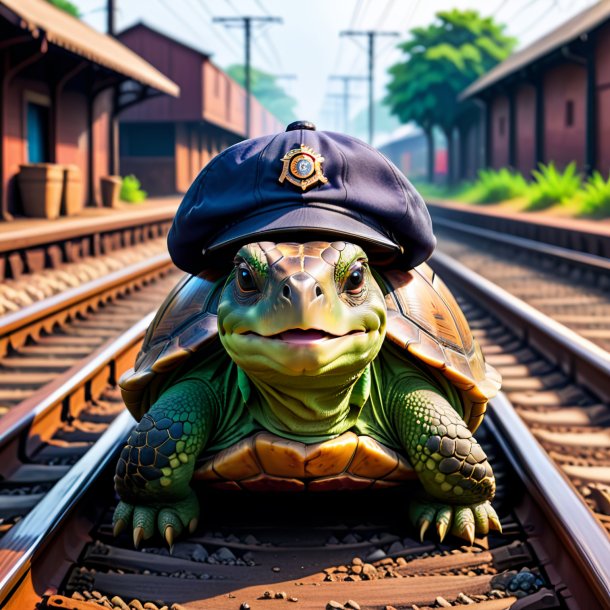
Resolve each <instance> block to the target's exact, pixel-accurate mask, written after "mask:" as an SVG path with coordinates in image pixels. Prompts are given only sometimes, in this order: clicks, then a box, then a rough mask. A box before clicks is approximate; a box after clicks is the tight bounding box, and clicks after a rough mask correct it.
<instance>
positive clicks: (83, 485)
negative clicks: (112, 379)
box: [0, 411, 134, 606]
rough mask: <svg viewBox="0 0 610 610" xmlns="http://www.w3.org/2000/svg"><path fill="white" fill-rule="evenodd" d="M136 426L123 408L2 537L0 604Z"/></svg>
mask: <svg viewBox="0 0 610 610" xmlns="http://www.w3.org/2000/svg"><path fill="white" fill-rule="evenodd" d="M133 426H134V421H133V418H132V416H131V415H130V414H129V413H128V412H127V411H124V412H123V413H121V414H120V415H119V416H118V417H117V418H116V419H115V420H114V421H113V422H112V424H110V426H109V427H108V429H107V430H106V431H105V432H104V434H102V436H101V437H100V438H99V439H98V440H97V442H96V443H95V444H94V445H93V446H92V447H91V449H90V450H89V451H88V452H87V453H86V454H85V455H84V456H83V457H82V458H81V459H80V460H79V461H78V462H77V463H76V464H75V465H74V466H73V467H72V468H71V469H70V470H69V471H68V472H67V473H66V475H65V476H64V477H63V478H62V479H60V480H59V481H58V482H57V483H56V485H55V486H54V487H53V488H52V489H51V490H50V491H49V492H48V493H47V494H46V495H45V497H44V498H43V499H42V500H41V501H40V502H39V503H38V504H37V505H36V506H35V507H34V509H33V510H32V511H31V512H30V513H29V514H28V515H27V516H26V517H24V518H23V519H22V520H21V521H20V522H19V523H17V524H16V525H15V526H13V527H12V528H11V530H10V531H9V532H8V533H7V534H6V535H5V536H4V538H3V539H2V540H1V541H0V606H1V605H2V604H3V602H4V601H5V600H6V598H7V597H8V596H10V594H11V592H12V591H13V589H14V588H15V587H16V586H17V585H18V584H19V582H20V581H21V579H22V578H23V577H24V576H25V574H26V573H27V571H28V570H29V568H30V566H31V565H32V563H33V561H34V560H35V559H36V557H37V556H38V555H39V554H40V553H41V552H42V551H43V550H44V548H45V546H46V544H47V543H48V542H49V540H50V539H51V538H52V537H53V535H54V534H55V533H56V532H57V531H58V530H59V529H60V528H61V527H62V525H63V523H64V522H65V520H66V519H67V518H68V516H69V514H70V512H71V510H72V509H73V508H74V507H75V506H76V504H77V503H78V501H79V500H80V498H81V497H82V496H83V495H84V493H85V492H86V491H87V489H89V487H90V486H91V485H93V483H94V481H95V480H96V478H97V477H98V476H99V475H100V474H101V473H102V472H103V470H104V469H105V468H106V467H107V465H108V464H109V462H110V461H112V460H114V459H116V453H117V451H118V450H119V449H120V447H121V446H122V444H123V443H124V441H125V438H126V437H127V435H128V434H129V432H130V430H131V429H132V428H133Z"/></svg>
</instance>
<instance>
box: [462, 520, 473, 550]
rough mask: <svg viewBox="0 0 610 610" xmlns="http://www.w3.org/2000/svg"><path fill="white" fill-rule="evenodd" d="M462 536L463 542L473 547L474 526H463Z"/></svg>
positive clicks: (469, 524) (471, 524) (468, 524)
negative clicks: (466, 541) (465, 541)
mask: <svg viewBox="0 0 610 610" xmlns="http://www.w3.org/2000/svg"><path fill="white" fill-rule="evenodd" d="M464 534H465V535H464V536H463V538H464V539H465V540H468V542H469V543H470V546H472V545H473V543H474V524H473V523H467V524H466V525H465V526H464Z"/></svg>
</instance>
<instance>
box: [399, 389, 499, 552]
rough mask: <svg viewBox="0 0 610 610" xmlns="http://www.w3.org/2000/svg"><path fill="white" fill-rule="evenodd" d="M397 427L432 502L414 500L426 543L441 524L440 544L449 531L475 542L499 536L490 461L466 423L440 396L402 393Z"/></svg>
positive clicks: (416, 522)
mask: <svg viewBox="0 0 610 610" xmlns="http://www.w3.org/2000/svg"><path fill="white" fill-rule="evenodd" d="M396 398H397V400H396V399H395V400H394V401H393V403H394V405H395V414H394V421H395V425H396V428H397V431H398V435H399V437H400V438H401V440H402V442H403V443H404V447H405V449H406V451H407V455H408V456H409V459H410V461H411V464H412V465H413V467H414V468H415V470H416V472H417V473H418V475H419V480H420V481H421V482H422V485H423V487H424V489H425V490H426V492H427V493H428V494H429V495H430V496H432V497H433V498H434V499H436V500H438V501H436V502H434V501H432V502H431V501H430V500H429V499H421V500H413V501H412V504H411V508H410V517H411V520H412V521H413V524H414V525H415V526H417V527H419V529H420V536H421V538H422V539H423V536H424V534H425V533H426V530H427V529H428V527H429V525H430V524H431V523H433V522H436V528H437V531H438V534H439V537H440V539H441V540H443V538H444V537H445V534H446V533H447V531H448V530H449V531H451V533H452V534H454V535H456V536H459V537H461V538H464V539H466V540H468V541H469V542H470V543H472V542H473V540H474V536H475V533H476V534H487V532H488V531H489V529H490V528H492V529H496V530H500V529H501V528H500V522H499V520H498V517H497V515H496V513H495V511H494V509H493V508H492V507H491V504H490V503H489V500H491V499H492V498H493V496H494V493H495V487H496V485H495V481H494V476H493V473H492V470H491V466H490V465H489V462H488V461H487V456H486V455H485V452H484V451H483V449H481V446H480V445H479V444H478V443H477V441H476V439H475V438H474V437H473V436H472V434H471V432H470V430H468V428H467V426H466V424H465V423H464V421H463V420H462V419H461V418H460V416H459V415H458V413H456V411H455V410H454V409H453V408H452V407H451V405H450V404H449V403H448V402H447V401H446V400H445V399H444V398H443V397H442V396H440V395H439V394H437V393H436V392H432V391H430V390H417V391H406V390H405V391H404V392H401V391H400V388H399V389H398V396H397V397H396Z"/></svg>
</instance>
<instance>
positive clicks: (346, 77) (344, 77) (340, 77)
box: [328, 74, 367, 133]
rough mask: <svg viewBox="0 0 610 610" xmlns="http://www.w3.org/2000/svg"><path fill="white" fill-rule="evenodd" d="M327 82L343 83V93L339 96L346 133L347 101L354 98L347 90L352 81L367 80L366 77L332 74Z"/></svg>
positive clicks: (347, 119)
mask: <svg viewBox="0 0 610 610" xmlns="http://www.w3.org/2000/svg"><path fill="white" fill-rule="evenodd" d="M328 78H329V80H335V81H340V82H342V83H343V93H342V94H335V95H339V97H341V98H342V99H343V131H345V132H346V133H347V130H348V122H349V100H350V98H352V97H355V96H354V95H353V94H352V93H351V92H350V90H349V86H350V83H351V82H353V81H363V80H367V77H366V76H357V75H350V74H332V75H331V76H329V77H328Z"/></svg>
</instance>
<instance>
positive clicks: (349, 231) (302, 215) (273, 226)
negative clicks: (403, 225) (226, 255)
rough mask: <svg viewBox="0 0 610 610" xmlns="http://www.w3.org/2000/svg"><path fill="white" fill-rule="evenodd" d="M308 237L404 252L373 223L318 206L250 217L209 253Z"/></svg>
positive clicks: (219, 239)
mask: <svg viewBox="0 0 610 610" xmlns="http://www.w3.org/2000/svg"><path fill="white" fill-rule="evenodd" d="M305 236H307V237H306V239H309V240H315V239H326V238H330V239H332V240H338V239H341V240H344V241H345V240H347V241H353V242H354V243H360V244H365V245H366V244H369V245H370V246H372V247H373V248H374V250H375V251H379V250H381V251H383V252H384V253H386V255H394V256H396V255H398V254H400V253H401V251H402V248H401V247H400V246H399V245H398V244H396V243H395V242H394V241H392V240H391V239H390V238H389V237H388V236H387V235H386V234H384V233H382V232H381V231H380V230H377V229H376V228H375V223H374V222H373V221H372V220H369V219H364V218H361V219H360V220H359V219H356V218H354V217H353V216H350V215H347V214H345V213H343V212H339V211H335V210H333V209H329V208H328V207H322V206H320V205H315V204H313V205H312V204H307V205H306V206H303V205H301V206H298V207H281V208H276V209H273V210H268V211H265V212H262V213H260V214H256V215H253V216H249V217H247V218H245V219H243V220H242V221H239V222H237V223H236V224H234V225H232V226H231V227H229V228H228V229H226V230H225V231H223V232H222V233H220V234H219V235H218V236H217V237H216V238H215V239H214V240H213V241H212V242H211V243H210V245H209V246H208V248H207V250H206V251H207V252H210V253H212V252H214V251H217V250H220V249H224V248H226V247H227V246H237V245H238V244H244V243H248V242H250V241H267V240H272V241H275V240H277V239H278V238H282V239H290V240H292V241H303V239H304V237H305Z"/></svg>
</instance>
